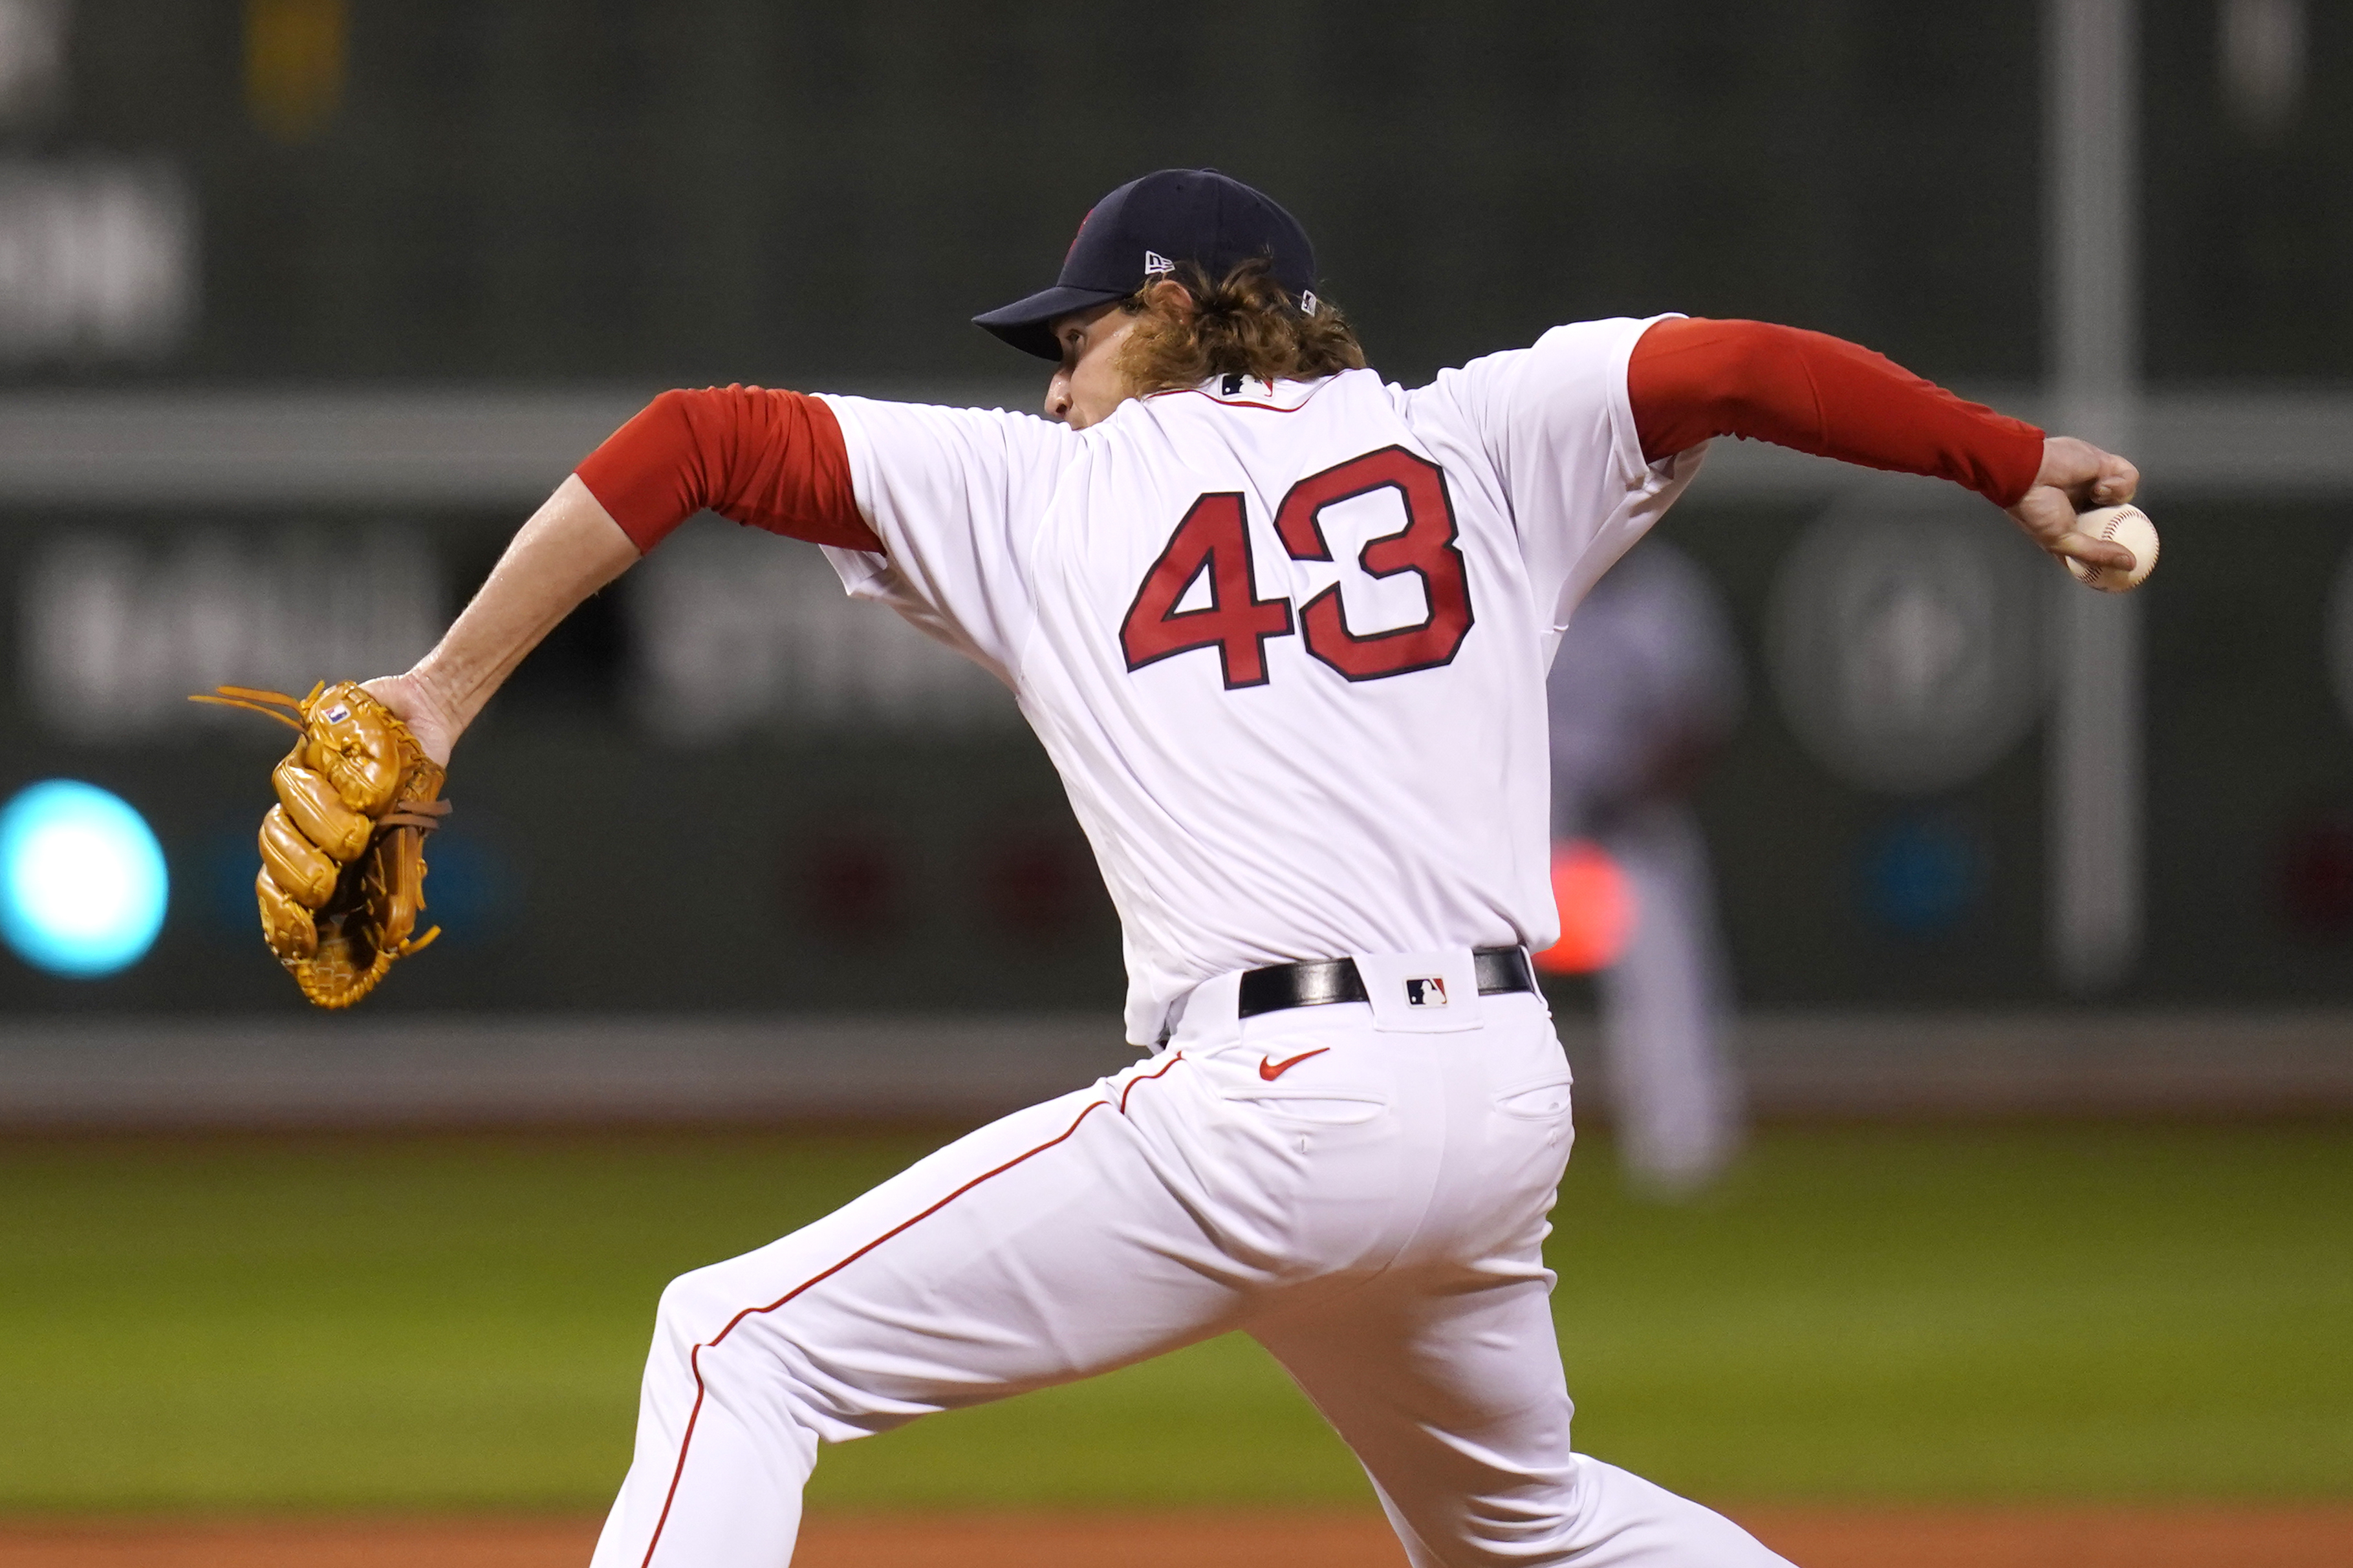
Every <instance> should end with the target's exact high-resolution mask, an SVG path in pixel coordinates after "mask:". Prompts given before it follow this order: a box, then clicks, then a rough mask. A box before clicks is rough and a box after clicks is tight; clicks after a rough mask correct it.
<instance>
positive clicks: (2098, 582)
mask: <svg viewBox="0 0 2353 1568" xmlns="http://www.w3.org/2000/svg"><path fill="white" fill-rule="evenodd" d="M2075 531H2077V532H2078V533H2088V534H2090V535H2091V536H2092V537H2093V538H2094V539H2101V540H2105V541H2106V542H2109V543H2111V544H2121V545H2123V546H2124V547H2125V548H2126V550H2129V551H2131V552H2133V569H2132V570H2131V571H2130V572H2119V571H2117V570H2116V568H2115V567H2113V566H2086V565H2084V563H2082V562H2081V561H2077V560H2073V559H2072V558H2069V559H2068V560H2067V570H2068V571H2070V572H2073V574H2075V581H2077V582H2078V583H2083V584H2087V585H2089V586H2091V587H2094V588H2097V589H2098V590H2100V592H2102V593H2103V594H2129V593H2131V592H2132V591H2133V590H2134V589H2135V588H2137V587H2139V586H2140V585H2141V584H2143V583H2146V582H2147V581H2148V574H2150V573H2151V572H2153V571H2155V570H2157V524H2155V523H2153V522H2151V521H2149V520H2148V513H2147V512H2145V511H2143V510H2140V508H2138V507H2137V506H2104V507H2101V508H2100V509H2098V510H2095V511H2087V512H2084V513H2082V514H2080V515H2078V516H2077V517H2076V519H2075Z"/></svg>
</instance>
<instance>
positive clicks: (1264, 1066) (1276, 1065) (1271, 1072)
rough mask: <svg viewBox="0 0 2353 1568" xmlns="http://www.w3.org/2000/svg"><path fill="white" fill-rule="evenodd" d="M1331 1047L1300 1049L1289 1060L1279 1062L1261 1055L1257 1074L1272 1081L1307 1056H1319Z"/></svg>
mask: <svg viewBox="0 0 2353 1568" xmlns="http://www.w3.org/2000/svg"><path fill="white" fill-rule="evenodd" d="M1331 1048H1332V1047H1329V1046H1318V1047H1315V1048H1314V1050H1312V1051H1302V1052H1300V1053H1299V1054H1298V1055H1297V1056H1295V1057H1293V1058H1290V1059H1289V1060H1287V1061H1280V1062H1279V1061H1276V1060H1275V1059H1274V1058H1272V1057H1261V1058H1259V1059H1258V1076H1259V1077H1261V1078H1262V1079H1266V1081H1267V1082H1269V1083H1272V1082H1273V1081H1274V1080H1275V1079H1279V1078H1281V1077H1282V1075H1283V1074H1284V1073H1287V1072H1289V1071H1290V1070H1291V1069H1292V1068H1295V1067H1297V1066H1298V1065H1299V1064H1300V1063H1301V1062H1303V1061H1305V1060H1306V1059H1307V1058H1309V1057H1320V1056H1322V1055H1323V1054H1324V1052H1325V1051H1328V1050H1330V1049H1331Z"/></svg>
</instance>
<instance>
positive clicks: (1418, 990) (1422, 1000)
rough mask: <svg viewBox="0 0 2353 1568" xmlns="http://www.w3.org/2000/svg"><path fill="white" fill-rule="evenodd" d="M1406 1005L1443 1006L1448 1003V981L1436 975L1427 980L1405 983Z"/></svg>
mask: <svg viewBox="0 0 2353 1568" xmlns="http://www.w3.org/2000/svg"><path fill="white" fill-rule="evenodd" d="M1405 1005H1407V1006H1409V1007H1443V1006H1445V1005H1446V982H1445V981H1443V980H1440V978H1439V977H1438V976H1436V975H1434V974H1433V975H1431V976H1430V978H1428V979H1427V980H1409V981H1407V982H1406V983H1405Z"/></svg>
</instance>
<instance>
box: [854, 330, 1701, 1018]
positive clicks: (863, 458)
mask: <svg viewBox="0 0 2353 1568" xmlns="http://www.w3.org/2000/svg"><path fill="white" fill-rule="evenodd" d="M1649 325H1650V322H1649V321H1632V320H1617V321H1590V322H1585V323H1581V324H1577V325H1574V326H1565V327H1559V328H1556V329H1555V330H1553V331H1549V332H1547V333H1546V334H1545V335H1544V337H1543V338H1542V339H1540V340H1539V341H1538V342H1536V343H1535V346H1533V347H1531V348H1527V349H1524V350H1518V351H1514V352H1512V353H1499V354H1494V355H1492V356H1490V357H1488V358H1485V359H1481V360H1477V361H1474V362H1472V363H1470V364H1467V365H1465V366H1463V367H1462V368H1461V369H1460V370H1450V371H1447V372H1444V373H1442V374H1440V376H1439V377H1438V378H1437V380H1436V381H1434V382H1433V383H1431V384H1430V385H1428V386H1426V387H1421V388H1418V389H1415V390H1411V391H1409V390H1406V389H1404V388H1401V387H1398V386H1394V385H1389V384H1384V383H1383V382H1382V381H1381V380H1380V378H1379V377H1378V376H1377V375H1376V374H1373V373H1372V372H1369V371H1351V372H1347V373H1345V374H1339V375H1335V376H1331V377H1328V378H1325V379H1323V380H1319V381H1311V382H1282V383H1279V384H1274V385H1271V386H1269V385H1266V384H1261V383H1258V382H1254V381H1249V380H1245V379H1243V378H1239V377H1236V378H1225V379H1222V380H1219V381H1214V382H1211V383H1207V384H1203V385H1202V386H1200V387H1198V388H1194V389H1190V390H1187V391H1181V392H1171V393H1163V394H1159V395H1155V396H1151V397H1145V398H1139V399H1134V400H1131V401H1130V402H1128V403H1125V404H1124V405H1121V406H1120V408H1119V409H1118V410H1117V411H1116V412H1115V413H1114V414H1113V416H1111V417H1109V418H1108V419H1106V420H1104V421H1103V422H1102V423H1101V424H1099V425H1096V426H1092V427H1091V428H1089V429H1086V430H1071V429H1069V428H1067V427H1065V426H1060V425H1057V424H1054V423H1052V422H1050V421H1048V420H1044V419H1039V418H1036V417H1031V416H1023V415H1016V414H1008V413H1004V412H1000V411H983V410H976V409H949V408H935V407H926V406H920V405H907V404H894V403H881V402H871V401H867V400H864V399H860V398H852V397H835V398H829V399H828V402H829V403H830V405H831V406H832V408H833V411H834V413H835V414H836V415H837V416H839V421H840V424H841V429H842V435H843V437H844V439H845V441H846V443H847V445H848V447H849V464H850V473H851V476H852V479H853V483H854V485H855V488H856V493H857V500H858V504H859V509H860V511H861V512H862V513H863V514H864V516H865V518H866V520H867V521H868V522H869V523H870V524H871V526H872V527H873V529H874V531H875V533H876V535H877V536H878V537H879V538H880V539H881V541H882V542H883V544H884V546H885V549H886V551H887V552H888V553H887V556H886V555H877V554H873V553H871V552H858V551H849V550H839V549H828V552H827V553H828V556H830V557H831V558H832V560H833V562H834V564H835V567H836V569H837V570H838V571H839V573H840V574H841V577H842V580H843V582H844V584H845V585H846V586H847V587H848V588H849V592H850V593H851V594H853V595H859V596H862V597H869V598H873V599H878V600H881V601H882V602H884V603H887V604H889V605H892V606H893V607H894V608H896V609H898V610H899V611H900V612H901V613H902V615H904V616H907V617H908V618H909V619H910V620H912V621H913V622H914V623H915V624H917V625H918V626H922V627H923V629H924V630H926V631H928V632H930V633H932V634H933V635H934V636H935V637H940V638H942V639H943V640H944V641H946V642H948V643H949V644H951V645H952V646H954V647H957V648H959V649H961V650H962V651H964V652H965V653H966V654H968V655H969V656H971V657H972V658H976V659H977V660H979V661H980V662H981V663H982V664H983V665H985V666H987V668H990V669H991V670H993V671H995V672H996V673H997V675H998V676H999V677H1000V678H1001V679H1004V680H1005V681H1006V683H1007V684H1008V686H1010V687H1011V688H1012V689H1013V690H1014V692H1015V693H1016V694H1017V696H1018V698H1019V700H1020V703H1021V707H1022V710H1023V711H1024V712H1025V713H1026V714H1027V715H1028V717H1029V722H1030V723H1031V725H1032V726H1033V727H1034V728H1035V729H1036V731H1037V732H1038V734H1039V738H1040V739H1041V740H1042V741H1043V742H1044V743H1045V745H1046V748H1047V751H1048V752H1049V753H1050V755H1051V756H1052V758H1053V760H1054V763H1055V765H1056V767H1057V768H1058V769H1059V770H1060V773H1061V776H1062V780H1063V783H1064V785H1065V787H1066V788H1067V789H1068V790H1069V792H1070V797H1071V805H1072V806H1073V807H1074V808H1075V810H1076V812H1077V814H1078V817H1079V820H1080V822H1081V824H1082V826H1084V828H1085V830H1086V832H1087V835H1088V837H1089V838H1090V839H1091V840H1092V844H1093V847H1094V850H1095V853H1096V856H1097V857H1098V858H1099V860H1100V862H1101V864H1102V867H1103V876H1104V879H1105V881H1106V882H1107V883H1108V884H1109V887H1110V889H1111V894H1112V898H1113V901H1114V902H1115V904H1116V905H1117V907H1118V909H1119V912H1120V918H1121V921H1122V923H1123V926H1124V933H1125V949H1126V958H1127V966H1128V975H1129V1000H1128V1008H1127V1024H1128V1032H1129V1038H1130V1039H1132V1040H1134V1041H1135V1042H1137V1043H1139V1044H1150V1043H1153V1042H1155V1041H1157V1040H1158V1039H1160V1038H1162V1037H1163V1036H1164V1034H1165V1033H1166V1029H1167V1027H1168V1026H1169V1024H1170V1011H1171V1008H1172V1006H1173V1005H1176V1004H1177V1003H1179V1002H1180V1001H1181V999H1182V998H1184V997H1185V996H1186V995H1187V993H1189V992H1190V991H1191V990H1192V989H1193V988H1194V987H1195V986H1197V985H1198V984H1200V983H1201V982H1203V981H1204V980H1206V979H1208V978H1209V977H1210V976H1212V975H1217V974H1220V973H1229V972H1232V971H1237V970H1243V969H1249V968H1253V967H1256V966H1259V965H1262V964H1271V963H1286V962H1289V961H1291V960H1293V959H1311V958H1336V957H1343V956H1351V955H1362V954H1379V953H1398V952H1426V951H1432V950H1439V949H1449V948H1462V947H1482V946H1503V945H1509V944H1512V943H1514V942H1525V943H1527V944H1529V945H1530V946H1531V947H1535V948H1542V947H1546V946H1548V945H1550V943H1551V942H1552V941H1553V940H1554V937H1555V935H1556V930H1555V922H1556V916H1555V911H1554V907H1553V901H1552V892H1551V887H1550V882H1549V870H1548V867H1549V844H1548V833H1547V818H1548V813H1549V806H1548V802H1547V760H1546V721H1545V684H1544V682H1545V672H1546V668H1548V666H1549V664H1550V662H1551V658H1552V652H1553V649H1554V647H1555V645H1556V641H1557V639H1558V636H1559V632H1560V629H1561V627H1562V626H1564V625H1565V624H1566V622H1567V618H1568V615H1569V612H1570V610H1571V609H1572V608H1574V606H1575V605H1576V604H1577V600H1578V599H1579V598H1580V597H1581V596H1582V595H1584V593H1585V591H1586V590H1587V589H1588V587H1590V586H1591V585H1592V584H1593V582H1594V581H1595V580H1596V579H1597V578H1599V576H1600V575H1601V574H1602V573H1603V572H1604V571H1606V570H1607V569H1608V568H1609V564H1610V563H1612V562H1614V561H1615V560H1617V558H1618V557H1619V556H1620V554H1621V553H1623V552H1625V550H1626V549H1627V547H1628V546H1629V545H1630V544H1632V543H1633V542H1634V541H1635V540H1636V539H1638V538H1640V537H1641V533H1642V532H1643V531H1644V530H1645V529H1647V528H1648V527H1649V526H1650V525H1651V523H1652V522H1653V521H1656V520H1657V519H1658V518H1659V517H1660V516H1661V515H1662V513H1664V511H1665V510H1666V509H1667V507H1668V506H1669V505H1670V504H1672V501H1673V500H1674V498H1675V497H1676V496H1677V495H1678V494H1679V493H1680V492H1681V490H1682V489H1683V486H1684V484H1685V483H1686V482H1688V480H1689V479H1690V478H1691V476H1692V474H1693V473H1694V471H1695V470H1696V468H1697V467H1698V461H1699V457H1700V449H1698V448H1694V450H1693V451H1691V452H1687V453H1684V454H1683V455H1681V456H1680V457H1678V458H1674V459H1672V460H1671V461H1668V462H1663V463H1659V464H1651V463H1646V462H1645V461H1644V460H1643V457H1642V451H1641V442H1640V440H1639V439H1638V437H1637V436H1636V433H1635V428H1634V420H1633V415H1632V412H1631V410H1630V407H1629V405H1628V402H1627V395H1626V364H1627V359H1628V356H1629V354H1630V353H1631V351H1632V349H1633V345H1634V343H1635V342H1636V340H1637V339H1638V338H1640V337H1641V333H1642V331H1643V330H1644V329H1645V328H1646V327H1648V326H1649ZM1367 759H1375V760H1376V762H1375V765H1373V766H1370V767H1368V766H1366V760H1367Z"/></svg>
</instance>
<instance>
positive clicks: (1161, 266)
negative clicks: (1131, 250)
mask: <svg viewBox="0 0 2353 1568" xmlns="http://www.w3.org/2000/svg"><path fill="white" fill-rule="evenodd" d="M1174 271H1176V263H1175V262H1173V261H1171V260H1169V259H1168V258H1166V257H1165V256H1163V255H1161V254H1160V253H1159V252H1158V251H1156V250H1147V251H1145V253H1144V275H1145V277H1146V278H1150V277H1152V276H1154V275H1155V273H1161V272H1174Z"/></svg>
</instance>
